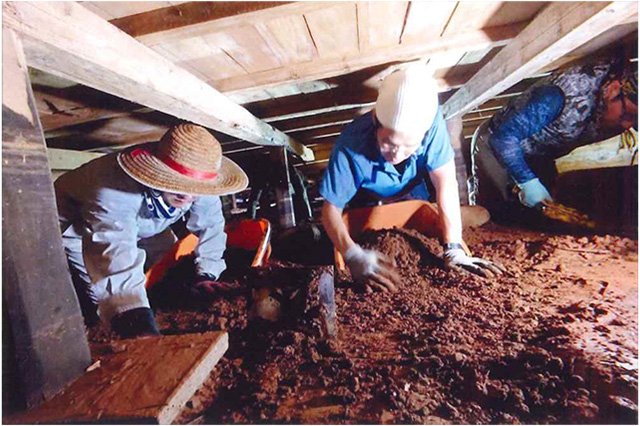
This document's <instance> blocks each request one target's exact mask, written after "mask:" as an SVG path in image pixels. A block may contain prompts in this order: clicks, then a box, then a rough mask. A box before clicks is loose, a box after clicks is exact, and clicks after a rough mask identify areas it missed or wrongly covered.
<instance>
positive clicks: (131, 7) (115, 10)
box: [78, 1, 183, 20]
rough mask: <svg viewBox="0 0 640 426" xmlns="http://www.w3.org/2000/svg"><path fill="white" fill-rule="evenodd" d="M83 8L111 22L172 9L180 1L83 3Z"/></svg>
mask: <svg viewBox="0 0 640 426" xmlns="http://www.w3.org/2000/svg"><path fill="white" fill-rule="evenodd" d="M78 3H80V4H81V5H82V6H84V7H86V8H87V9H89V10H91V11H92V12H93V13H95V14H97V15H99V16H101V17H102V18H104V19H107V20H111V19H117V18H121V17H123V16H131V15H137V14H140V13H145V12H149V11H151V10H154V9H160V8H166V7H171V6H173V5H177V4H180V3H183V2H180V1H140V2H138V1H136V2H131V1H82V2H78Z"/></svg>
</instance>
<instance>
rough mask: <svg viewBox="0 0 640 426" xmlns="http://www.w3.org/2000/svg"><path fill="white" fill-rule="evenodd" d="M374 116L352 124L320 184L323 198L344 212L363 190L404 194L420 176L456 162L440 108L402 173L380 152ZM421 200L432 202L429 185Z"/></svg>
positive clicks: (333, 152) (340, 142)
mask: <svg viewBox="0 0 640 426" xmlns="http://www.w3.org/2000/svg"><path fill="white" fill-rule="evenodd" d="M371 114H372V113H371V112H368V113H367V114H364V115H363V116H361V117H359V118H356V119H355V120H353V121H352V122H351V123H349V124H348V125H347V126H346V127H345V128H344V130H343V131H342V133H340V136H339V137H338V139H337V140H336V143H335V146H334V147H333V151H332V152H331V158H330V159H329V165H328V166H327V169H326V170H325V172H324V178H323V179H322V182H321V184H320V195H322V197H323V198H324V199H325V200H327V201H329V202H330V203H331V204H333V205H335V206H336V207H339V208H344V207H345V206H346V205H347V203H348V202H349V201H350V200H351V199H352V198H353V197H354V196H355V195H356V193H357V192H358V191H359V190H360V189H366V190H369V191H371V192H374V193H376V194H378V195H379V196H380V197H383V198H384V197H393V196H395V195H397V194H398V193H400V192H401V191H402V190H403V189H404V188H405V187H406V186H407V185H408V184H409V183H410V182H411V181H412V180H413V179H415V178H416V177H417V176H418V175H424V174H425V173H428V172H431V171H432V170H435V169H437V168H439V167H441V166H443V165H444V164H445V163H447V162H448V161H450V160H451V159H452V158H453V148H452V147H451V140H450V138H449V132H448V131H447V125H446V123H445V121H444V117H443V116H442V112H441V111H440V108H438V112H437V113H436V117H435V119H434V121H433V125H432V126H431V128H430V129H429V130H428V131H427V133H426V134H425V135H424V139H422V144H421V145H420V147H419V148H418V149H417V150H416V152H414V153H413V154H412V155H411V156H410V157H409V158H408V159H407V164H406V168H405V170H404V172H403V173H402V174H401V173H398V171H397V170H396V168H395V167H394V166H393V164H391V163H389V162H388V161H386V160H385V159H384V157H383V156H382V154H381V153H380V149H379V148H378V144H377V141H376V134H375V130H376V129H375V125H374V122H373V118H372V116H371ZM422 187H423V188H424V189H423V190H422V191H423V192H424V194H422V195H423V196H422V197H420V198H423V199H428V196H429V194H428V192H427V189H426V186H425V185H422Z"/></svg>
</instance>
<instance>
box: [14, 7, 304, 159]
mask: <svg viewBox="0 0 640 426" xmlns="http://www.w3.org/2000/svg"><path fill="white" fill-rule="evenodd" d="M2 10H3V25H4V26H5V27H8V28H11V29H13V30H15V31H16V33H18V34H20V36H21V37H22V39H23V45H24V49H25V53H26V55H27V61H28V63H29V65H31V66H33V67H35V68H38V69H41V70H43V71H46V72H50V73H52V74H54V75H57V76H61V77H63V78H67V79H69V80H73V81H77V82H79V83H82V84H85V85H87V86H89V87H93V88H95V89H98V90H101V91H104V92H107V93H111V94H113V95H116V96H119V97H121V98H124V99H128V100H130V101H133V102H136V103H138V104H141V105H144V106H147V107H149V108H153V109H155V110H157V111H161V112H164V113H167V114H170V115H173V116H175V117H178V118H181V119H183V120H188V121H192V122H194V123H196V124H200V125H202V126H205V127H209V128H212V129H215V130H218V131H220V132H223V133H226V134H229V135H232V136H235V137H237V138H240V139H244V140H246V141H250V142H253V143H256V144H260V145H271V146H286V147H287V148H289V149H290V150H291V151H293V152H294V153H296V154H298V155H300V157H301V158H303V159H305V160H312V159H313V153H312V152H311V151H310V150H308V149H306V147H305V146H304V145H302V144H300V143H299V142H297V141H295V140H293V139H292V138H291V137H290V136H287V135H286V134H284V133H282V132H280V131H278V130H276V129H274V128H273V127H272V126H271V125H269V124H267V123H265V122H264V121H261V120H260V119H258V118H257V117H255V116H254V115H252V114H251V113H250V112H249V111H247V110H246V109H245V108H243V107H241V106H240V105H238V104H236V103H233V102H232V101H230V100H229V99H228V98H227V97H226V96H224V95H223V94H221V93H220V92H219V91H217V90H216V89H214V88H213V87H212V86H210V85H208V84H207V83H205V82H204V81H202V80H200V79H199V78H197V77H196V76H194V75H193V74H191V73H189V72H188V71H186V70H184V69H182V68H180V67H179V66H177V65H175V64H173V63H172V62H171V61H169V60H167V59H166V58H164V57H162V56H161V55H159V54H158V53H157V52H154V51H153V50H151V49H150V48H148V47H147V46H145V45H143V44H142V43H140V42H138V41H136V40H135V39H133V38H132V37H130V36H128V35H126V34H125V33H123V32H122V31H120V30H118V29H117V28H116V27H114V26H113V25H111V24H109V23H108V22H106V21H105V20H104V19H102V18H100V17H99V16H97V15H95V14H93V13H92V12H90V11H89V10H87V9H85V8H84V7H82V6H81V5H80V4H77V3H75V2H4V3H3V4H2ZM122 57H126V58H127V60H126V61H123V60H121V58H122Z"/></svg>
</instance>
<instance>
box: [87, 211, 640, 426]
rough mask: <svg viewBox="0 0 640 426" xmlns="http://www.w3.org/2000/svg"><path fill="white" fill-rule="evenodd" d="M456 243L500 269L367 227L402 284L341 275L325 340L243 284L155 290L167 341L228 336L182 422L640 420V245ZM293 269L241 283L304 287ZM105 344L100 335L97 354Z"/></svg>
mask: <svg viewBox="0 0 640 426" xmlns="http://www.w3.org/2000/svg"><path fill="white" fill-rule="evenodd" d="M465 239H466V241H467V243H468V244H469V246H470V247H471V249H472V250H473V251H474V254H475V255H477V256H481V257H484V258H487V259H492V260H495V261H498V262H501V263H502V264H503V265H504V266H505V267H506V268H507V269H508V271H509V272H508V274H505V275H504V276H501V277H499V278H495V279H483V278H479V277H476V276H473V275H470V274H467V273H464V272H458V271H445V270H443V268H442V264H441V260H440V256H441V249H440V247H439V244H438V243H437V241H435V240H433V239H428V238H426V237H424V236H422V235H420V234H418V233H416V232H414V231H407V230H401V229H394V230H388V231H378V232H368V233H366V234H364V235H363V238H362V243H363V245H365V246H368V247H374V248H376V249H378V250H380V251H382V252H385V253H387V254H388V255H390V256H391V257H393V258H394V259H395V260H396V263H397V264H398V267H399V271H400V273H401V275H402V277H403V282H402V283H401V285H400V289H399V291H398V292H397V293H393V294H389V293H365V292H362V291H359V290H358V289H356V288H354V287H353V285H352V283H351V282H350V281H349V277H348V274H339V275H340V279H337V281H338V283H337V288H336V302H337V306H338V323H339V332H338V336H337V338H336V339H333V340H331V341H326V340H322V339H320V338H318V336H317V333H315V332H313V330H311V329H310V327H309V321H306V322H304V321H302V322H301V321H298V320H297V319H296V318H294V317H293V316H292V315H290V316H289V318H288V320H287V321H280V322H279V323H275V324H273V323H269V322H267V321H263V320H260V319H255V318H250V317H251V315H250V314H249V312H250V310H251V308H250V305H251V297H250V291H248V290H246V287H245V290H242V289H241V290H238V291H237V292H236V293H235V294H227V295H223V296H219V297H215V298H213V299H208V300H204V299H202V298H200V299H199V300H198V301H197V302H196V301H194V298H193V297H187V293H186V292H184V291H183V293H182V295H183V297H179V296H178V295H179V294H180V291H179V290H177V289H179V288H180V286H179V285H174V287H172V290H171V291H173V292H174V293H173V294H172V295H171V296H170V297H159V296H157V295H156V296H155V298H154V299H153V300H154V301H155V302H154V303H155V305H156V309H157V318H158V321H159V324H160V327H161V329H162V331H163V332H164V333H191V332H202V331H208V330H218V329H225V330H228V331H229V335H230V348H229V350H228V351H227V353H226V355H225V356H224V358H223V359H222V360H221V362H220V363H219V364H218V366H217V367H216V370H215V371H214V372H213V374H212V376H211V377H210V379H209V380H208V381H207V383H206V384H205V386H204V387H203V388H202V389H200V391H198V393H197V394H196V395H195V396H194V397H193V398H192V399H191V401H189V403H188V404H187V407H186V408H185V410H184V411H183V413H182V415H181V417H180V419H179V421H180V422H182V423H185V422H195V423H340V424H344V423H347V424H353V423H637V420H638V417H637V416H638V412H637V403H638V398H637V392H638V389H637V379H638V370H637V355H638V352H637V347H638V341H637V251H638V248H637V241H634V240H630V239H626V238H620V237H613V236H592V237H574V236H559V235H550V234H543V233H534V232H529V231H522V230H514V229H507V228H502V227H498V226H496V225H491V224H490V225H487V226H485V227H484V228H481V229H476V230H472V231H469V232H467V234H466V235H465ZM301 249H302V248H301ZM295 269H296V268H294V267H292V265H283V264H275V266H271V267H270V268H267V269H265V270H262V271H252V272H251V273H249V274H245V275H244V276H242V274H239V275H238V276H237V279H238V280H239V282H240V283H241V284H242V285H245V286H248V285H255V282H257V281H259V279H262V280H265V279H266V280H267V281H269V280H271V281H272V282H274V283H286V286H285V287H289V288H295V287H296V286H304V285H305V284H306V283H305V282H304V280H305V279H308V277H307V278H305V274H303V273H298V274H296V273H291V271H295ZM177 277H179V278H177ZM172 280H173V283H174V284H175V283H176V282H177V281H180V280H185V281H186V278H184V276H183V275H182V272H181V273H180V274H178V275H176V276H174V277H173V278H172ZM156 291H157V292H158V293H160V294H161V293H162V291H167V290H166V289H164V290H163V289H162V288H160V289H157V290H156ZM171 291H169V293H168V294H171ZM287 294H288V293H287V290H285V291H284V297H282V296H281V299H282V300H286V299H287ZM165 296H166V294H165ZM167 301H169V302H170V303H167ZM307 320H308V318H307ZM108 337H109V336H107V335H105V334H104V333H102V334H101V333H100V332H96V331H93V333H92V340H93V342H94V343H93V346H94V349H95V348H98V347H99V346H100V343H101V342H105V341H106V339H107V338H108ZM96 352H97V351H96V350H94V353H96ZM101 356H103V355H102V354H101ZM167 367H168V368H170V363H169V362H168V365H167Z"/></svg>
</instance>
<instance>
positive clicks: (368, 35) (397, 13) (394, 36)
mask: <svg viewBox="0 0 640 426" xmlns="http://www.w3.org/2000/svg"><path fill="white" fill-rule="evenodd" d="M408 5H409V2H406V1H394V2H358V3H356V6H357V8H358V15H357V17H358V39H359V40H358V41H359V48H360V50H361V51H365V50H368V49H371V48H375V47H382V46H393V45H397V44H400V36H401V35H402V30H403V29H404V23H405V17H406V15H407V7H408Z"/></svg>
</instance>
